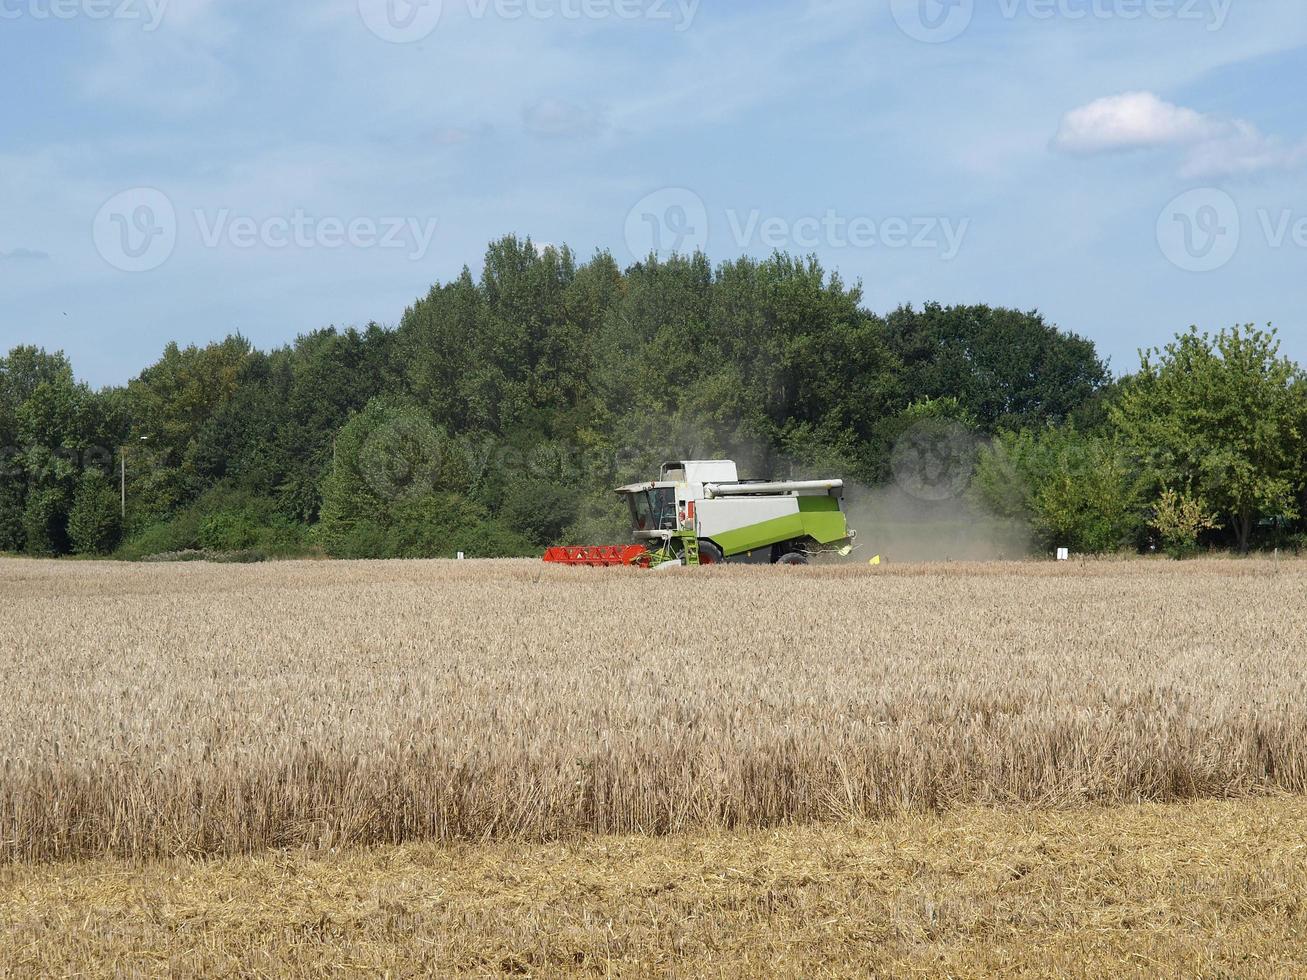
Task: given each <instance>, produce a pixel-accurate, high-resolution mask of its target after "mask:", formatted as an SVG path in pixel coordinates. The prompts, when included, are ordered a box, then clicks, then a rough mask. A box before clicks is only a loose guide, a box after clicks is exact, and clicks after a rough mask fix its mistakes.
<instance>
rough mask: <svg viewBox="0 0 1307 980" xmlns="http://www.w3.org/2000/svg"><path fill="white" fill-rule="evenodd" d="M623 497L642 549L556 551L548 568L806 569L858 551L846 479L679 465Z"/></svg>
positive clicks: (728, 464) (719, 464)
mask: <svg viewBox="0 0 1307 980" xmlns="http://www.w3.org/2000/svg"><path fill="white" fill-rule="evenodd" d="M617 493H618V495H620V496H622V497H624V498H625V499H626V502H627V505H628V506H629V507H630V512H631V530H632V533H633V535H634V537H635V540H636V542H637V543H636V544H635V545H632V546H625V547H624V546H619V545H614V546H606V547H599V548H554V549H551V550H550V552H549V553H548V554H547V555H546V556H545V561H549V562H554V563H558V564H569V565H617V564H634V565H642V566H644V567H665V566H670V565H715V564H718V563H721V562H726V561H729V562H745V563H754V564H785V565H806V564H807V563H808V561H809V559H810V557H811V556H813V555H814V554H817V553H819V552H824V551H831V552H839V553H841V554H846V555H847V554H848V553H849V552H850V551H851V550H852V549H853V539H854V536H855V534H856V532H854V531H851V530H850V529H849V526H848V523H847V521H846V520H845V516H844V482H843V481H842V480H804V481H793V480H791V481H764V480H752V481H748V480H741V479H740V478H739V473H738V471H737V469H736V466H735V463H734V462H732V461H731V460H725V459H716V460H675V461H672V462H669V463H664V464H663V466H662V469H661V472H660V474H659V479H658V480H656V481H653V482H651V483H635V484H631V485H630V486H625V487H619V488H618V489H617Z"/></svg>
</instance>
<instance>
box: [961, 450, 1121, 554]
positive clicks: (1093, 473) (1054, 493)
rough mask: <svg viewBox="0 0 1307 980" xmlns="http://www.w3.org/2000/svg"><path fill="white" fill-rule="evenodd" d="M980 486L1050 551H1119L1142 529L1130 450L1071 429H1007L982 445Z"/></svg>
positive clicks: (986, 498) (987, 501)
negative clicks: (985, 444) (1128, 452)
mask: <svg viewBox="0 0 1307 980" xmlns="http://www.w3.org/2000/svg"><path fill="white" fill-rule="evenodd" d="M973 487H974V490H975V492H976V493H977V494H978V496H979V497H980V500H981V501H982V503H983V504H984V505H985V506H986V508H987V509H989V510H990V511H991V512H993V513H994V514H995V516H997V517H1002V518H1006V519H1015V520H1021V521H1025V522H1026V523H1027V524H1028V525H1029V526H1030V528H1031V530H1033V531H1034V532H1035V534H1036V535H1037V537H1038V538H1039V540H1040V543H1041V544H1042V545H1043V546H1044V547H1045V548H1047V549H1050V550H1051V549H1053V548H1070V549H1071V550H1072V551H1076V552H1084V553H1090V554H1101V553H1105V552H1112V551H1116V550H1119V549H1120V548H1122V547H1124V546H1126V545H1129V544H1131V543H1133V542H1135V541H1136V540H1137V539H1138V538H1139V535H1140V532H1141V530H1142V527H1143V521H1144V513H1143V500H1144V497H1143V490H1142V486H1141V481H1140V478H1139V475H1138V473H1137V471H1136V470H1135V468H1134V467H1133V465H1132V464H1131V460H1130V458H1129V455H1128V454H1127V453H1126V451H1125V449H1124V447H1123V446H1122V445H1121V444H1120V443H1119V442H1117V441H1115V440H1113V439H1112V438H1110V437H1107V436H1086V435H1083V434H1081V433H1079V432H1077V431H1076V430H1075V429H1074V428H1072V427H1070V426H1065V427H1061V428H1050V429H1043V430H1039V431H1033V430H1025V431H1023V432H1004V433H1001V434H1000V435H999V436H998V437H997V438H995V439H994V441H993V442H992V443H991V444H990V445H989V446H987V447H985V448H983V449H982V450H981V452H980V458H979V460H978V462H977V466H976V475H975V479H974V481H973Z"/></svg>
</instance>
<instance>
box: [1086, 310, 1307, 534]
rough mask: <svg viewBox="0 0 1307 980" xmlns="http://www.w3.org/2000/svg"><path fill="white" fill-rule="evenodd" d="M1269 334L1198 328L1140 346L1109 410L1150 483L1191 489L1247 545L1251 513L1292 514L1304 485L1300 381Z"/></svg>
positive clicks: (1304, 400)
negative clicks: (1157, 345) (1155, 345)
mask: <svg viewBox="0 0 1307 980" xmlns="http://www.w3.org/2000/svg"><path fill="white" fill-rule="evenodd" d="M1279 351H1280V344H1279V340H1278V339H1277V337H1276V332H1275V331H1274V330H1270V331H1263V330H1258V329H1255V328H1254V327H1253V326H1251V325H1249V326H1246V327H1235V328H1234V329H1232V330H1222V331H1221V332H1220V333H1219V334H1217V335H1216V336H1215V337H1213V336H1211V335H1210V334H1206V333H1203V334H1200V333H1199V332H1198V330H1197V328H1196V327H1195V328H1193V329H1191V330H1190V331H1189V332H1188V333H1184V334H1181V335H1179V336H1178V337H1177V338H1176V339H1175V340H1174V341H1173V342H1171V343H1170V344H1167V345H1166V347H1165V348H1161V349H1154V350H1151V351H1147V352H1144V353H1143V354H1142V355H1141V357H1142V365H1141V368H1140V371H1139V373H1138V374H1137V375H1135V376H1134V377H1133V378H1132V379H1130V381H1129V382H1128V383H1127V384H1125V385H1124V386H1123V390H1122V392H1121V395H1120V398H1119V400H1118V401H1117V403H1116V404H1115V405H1113V406H1112V408H1111V410H1110V415H1111V419H1112V423H1113V424H1114V425H1115V427H1116V428H1117V430H1118V431H1119V432H1120V433H1121V434H1122V436H1123V437H1124V439H1125V440H1126V442H1127V444H1128V445H1129V446H1130V448H1131V449H1132V451H1133V453H1134V455H1135V456H1136V457H1137V458H1138V460H1139V461H1140V462H1141V464H1142V465H1143V467H1144V469H1145V471H1146V473H1147V474H1148V476H1149V477H1150V479H1151V482H1152V484H1153V488H1154V491H1155V492H1160V491H1161V489H1162V488H1165V487H1176V486H1183V487H1189V488H1191V489H1192V492H1193V493H1194V494H1195V495H1196V496H1197V497H1198V498H1200V499H1202V500H1204V501H1206V502H1207V503H1208V504H1209V505H1210V506H1211V507H1213V508H1214V509H1215V510H1216V511H1217V513H1218V514H1219V515H1221V516H1222V517H1224V518H1225V519H1226V521H1227V523H1228V525H1229V526H1230V527H1231V528H1232V530H1233V532H1234V540H1235V543H1236V545H1237V546H1238V548H1239V550H1240V551H1247V550H1248V548H1249V546H1250V544H1251V541H1252V535H1253V530H1254V528H1255V527H1256V524H1257V521H1258V519H1259V518H1283V519H1287V520H1292V519H1295V518H1297V517H1298V516H1299V510H1298V499H1299V493H1300V491H1301V489H1302V486H1303V480H1304V472H1303V460H1304V433H1307V379H1305V377H1304V374H1303V372H1302V370H1301V369H1300V368H1299V367H1298V366H1297V365H1295V364H1294V363H1293V362H1292V361H1290V360H1289V359H1288V358H1286V357H1282V356H1281V355H1280V352H1279Z"/></svg>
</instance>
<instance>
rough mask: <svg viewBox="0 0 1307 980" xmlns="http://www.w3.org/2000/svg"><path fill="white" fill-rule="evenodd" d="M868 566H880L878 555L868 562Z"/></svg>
mask: <svg viewBox="0 0 1307 980" xmlns="http://www.w3.org/2000/svg"><path fill="white" fill-rule="evenodd" d="M868 564H870V565H879V564H880V555H877V556H876V557H875V558H873V559H872V560H871V561H870V562H868Z"/></svg>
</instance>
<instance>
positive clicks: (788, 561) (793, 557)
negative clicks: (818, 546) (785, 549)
mask: <svg viewBox="0 0 1307 980" xmlns="http://www.w3.org/2000/svg"><path fill="white" fill-rule="evenodd" d="M776 564H778V565H806V564H808V556H807V555H805V554H804V553H803V552H801V551H791V552H789V553H788V554H784V555H781V557H780V559H779V560H778V561H777V562H776Z"/></svg>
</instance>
